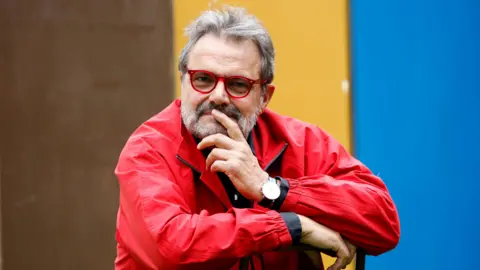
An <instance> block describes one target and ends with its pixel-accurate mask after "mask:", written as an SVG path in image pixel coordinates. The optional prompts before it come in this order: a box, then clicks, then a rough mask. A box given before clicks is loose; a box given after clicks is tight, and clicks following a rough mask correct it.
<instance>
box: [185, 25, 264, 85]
mask: <svg viewBox="0 0 480 270" xmlns="http://www.w3.org/2000/svg"><path fill="white" fill-rule="evenodd" d="M188 68H189V69H203V70H208V71H211V72H214V73H216V74H218V75H243V76H247V77H250V78H254V79H255V78H257V77H258V76H259V74H260V54H259V52H258V48H257V46H256V45H255V43H254V42H253V41H251V40H235V39H231V38H226V37H224V36H216V35H213V34H207V35H205V36H203V37H202V38H200V40H198V42H197V43H196V44H195V45H194V46H193V48H192V50H191V51H190V54H189V59H188Z"/></svg>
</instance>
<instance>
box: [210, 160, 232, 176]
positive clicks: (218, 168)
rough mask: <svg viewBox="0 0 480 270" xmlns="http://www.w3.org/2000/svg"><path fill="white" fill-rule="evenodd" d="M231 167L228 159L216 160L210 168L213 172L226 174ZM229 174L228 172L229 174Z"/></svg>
mask: <svg viewBox="0 0 480 270" xmlns="http://www.w3.org/2000/svg"><path fill="white" fill-rule="evenodd" d="M229 169H230V165H229V163H228V162H227V161H225V160H215V161H214V162H213V163H212V166H211V167H210V170H211V171H212V172H223V173H225V174H227V172H228V171H229ZM227 175H228V174H227Z"/></svg>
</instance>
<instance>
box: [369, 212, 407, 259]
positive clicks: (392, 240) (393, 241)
mask: <svg viewBox="0 0 480 270" xmlns="http://www.w3.org/2000/svg"><path fill="white" fill-rule="evenodd" d="M387 222H388V225H387V226H383V229H381V230H379V231H378V232H377V237H376V241H375V242H373V243H371V245H372V248H371V249H370V250H369V251H367V254H368V255H373V256H378V255H381V254H383V253H386V252H389V251H391V250H393V249H395V248H396V247H397V245H398V243H399V241H400V223H399V220H398V217H396V218H393V219H390V220H388V221H387Z"/></svg>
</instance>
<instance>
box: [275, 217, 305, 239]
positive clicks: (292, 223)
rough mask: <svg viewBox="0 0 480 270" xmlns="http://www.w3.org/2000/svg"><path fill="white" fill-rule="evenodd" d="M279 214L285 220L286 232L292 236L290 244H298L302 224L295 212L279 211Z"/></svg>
mask: <svg viewBox="0 0 480 270" xmlns="http://www.w3.org/2000/svg"><path fill="white" fill-rule="evenodd" d="M280 216H282V218H283V221H285V224H286V225H287V228H288V232H289V233H290V236H291V237H292V245H298V244H299V243H300V239H301V237H302V224H301V223H300V219H299V218H298V216H297V214H295V213H292V212H285V213H280Z"/></svg>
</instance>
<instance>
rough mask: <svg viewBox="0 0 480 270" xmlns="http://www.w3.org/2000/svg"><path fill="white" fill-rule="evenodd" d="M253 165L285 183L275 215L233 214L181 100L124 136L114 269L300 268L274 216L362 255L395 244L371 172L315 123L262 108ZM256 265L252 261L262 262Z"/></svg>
mask: <svg viewBox="0 0 480 270" xmlns="http://www.w3.org/2000/svg"><path fill="white" fill-rule="evenodd" d="M253 138H254V140H253V141H254V148H255V153H256V156H257V158H258V161H259V164H260V166H261V167H262V168H263V169H264V170H266V171H267V172H268V173H269V174H270V175H271V176H281V177H283V178H285V179H287V180H288V182H289V185H290V190H289V192H288V194H287V197H286V199H285V201H284V202H283V204H282V206H281V208H280V210H279V211H278V212H277V211H274V210H268V209H265V208H262V207H261V206H258V205H255V206H254V207H253V208H246V209H237V208H232V206H231V203H230V201H229V199H228V197H227V194H226V192H225V189H224V188H223V186H222V184H221V182H220V181H219V179H218V176H217V175H216V174H215V173H212V172H210V171H206V170H205V157H204V156H203V154H202V153H201V152H200V151H199V150H197V148H196V143H195V140H194V138H193V137H192V135H191V134H190V133H189V132H188V131H187V130H186V129H185V127H184V126H183V125H182V124H181V118H180V101H179V100H176V101H174V102H173V103H172V104H171V105H170V106H168V107H167V108H166V109H165V110H163V111H162V112H160V113H159V114H157V115H155V116H154V117H152V118H151V119H149V120H148V121H146V122H145V123H143V124H142V125H141V126H140V127H139V128H138V129H137V130H136V131H135V132H134V133H133V134H132V136H131V137H130V138H129V139H128V142H127V143H126V145H125V148H124V149H123V151H122V153H121V155H120V158H119V161H118V165H117V167H116V169H115V174H116V176H117V177H118V181H119V184H120V207H119V211H118V217H117V232H116V239H117V258H116V260H115V269H116V270H121V269H122V270H123V269H129V270H133V269H162V270H164V269H204V270H206V269H238V261H239V258H242V257H246V256H249V255H252V254H257V255H255V256H253V258H254V260H253V262H254V263H255V269H261V268H262V266H261V264H263V266H264V267H265V269H298V267H299V266H298V265H299V264H301V263H302V262H301V260H303V258H302V257H301V256H302V255H301V254H300V252H295V251H278V250H280V249H283V248H287V247H289V246H290V245H291V241H292V239H291V236H290V234H289V232H288V229H287V227H286V225H285V222H284V221H283V219H282V218H281V216H280V214H279V212H295V213H297V214H301V215H304V216H307V217H310V218H312V219H313V220H315V221H316V222H318V223H321V224H323V225H325V226H327V227H329V228H331V229H333V230H335V231H337V232H339V233H340V234H341V235H342V236H343V237H345V238H346V239H348V240H349V241H350V242H351V243H352V244H354V245H356V246H357V247H358V248H361V249H363V250H364V251H365V252H366V253H367V254H371V255H378V254H381V253H384V252H386V251H389V250H391V249H393V248H394V247H395V246H396V245H397V243H398V240H399V234H400V232H399V231H400V229H399V220H398V215H397V211H396V208H395V205H394V203H393V202H392V199H391V197H390V195H389V193H388V191H387V188H386V187H385V184H384V183H383V182H382V181H381V179H379V178H378V177H377V176H375V175H373V174H372V173H371V171H370V170H368V169H367V168H366V167H365V166H364V165H362V163H360V162H359V161H358V160H356V159H355V158H353V157H352V156H350V155H349V154H348V153H347V152H346V151H345V149H344V148H343V147H342V146H341V145H340V144H339V143H338V142H336V141H335V140H334V139H333V138H332V137H330V136H329V135H327V134H326V133H325V132H324V131H322V130H321V129H319V128H318V127H316V126H314V125H310V124H307V123H304V122H301V121H299V120H296V119H293V118H290V117H284V116H280V115H278V114H276V113H274V112H272V111H271V110H268V109H267V110H266V111H265V112H264V113H263V114H262V115H261V116H260V117H259V119H258V122H257V125H256V127H255V128H254V130H253ZM260 254H261V255H262V256H261V258H262V259H263V260H262V261H263V262H262V261H261V260H260V256H259V255H260Z"/></svg>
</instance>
